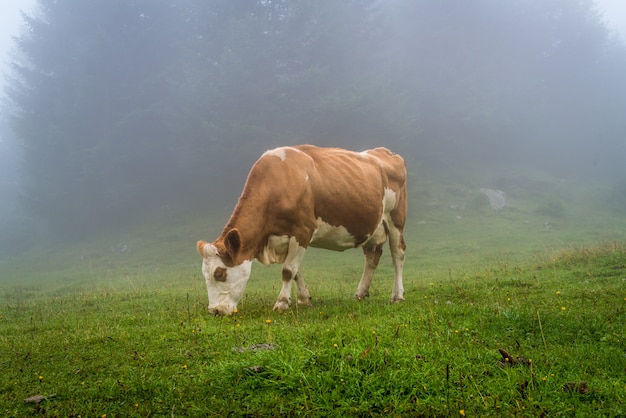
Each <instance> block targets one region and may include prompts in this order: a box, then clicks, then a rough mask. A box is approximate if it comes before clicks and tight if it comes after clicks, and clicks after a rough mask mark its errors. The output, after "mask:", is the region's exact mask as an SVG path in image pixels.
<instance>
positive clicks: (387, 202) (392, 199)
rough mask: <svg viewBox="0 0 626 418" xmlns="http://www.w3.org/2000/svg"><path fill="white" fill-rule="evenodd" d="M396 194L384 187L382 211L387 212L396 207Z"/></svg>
mask: <svg viewBox="0 0 626 418" xmlns="http://www.w3.org/2000/svg"><path fill="white" fill-rule="evenodd" d="M397 200H398V196H397V194H396V192H394V191H393V190H391V189H389V188H387V187H385V194H384V196H383V213H389V212H391V211H392V210H393V208H395V207H396V203H397Z"/></svg>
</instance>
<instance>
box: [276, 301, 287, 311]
mask: <svg viewBox="0 0 626 418" xmlns="http://www.w3.org/2000/svg"><path fill="white" fill-rule="evenodd" d="M288 309H289V302H287V301H285V300H279V301H276V303H275V304H274V310H275V311H286V310H288Z"/></svg>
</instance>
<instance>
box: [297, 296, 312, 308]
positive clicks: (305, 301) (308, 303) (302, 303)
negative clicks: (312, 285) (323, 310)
mask: <svg viewBox="0 0 626 418" xmlns="http://www.w3.org/2000/svg"><path fill="white" fill-rule="evenodd" d="M298 305H299V306H313V305H312V304H311V298H307V299H298Z"/></svg>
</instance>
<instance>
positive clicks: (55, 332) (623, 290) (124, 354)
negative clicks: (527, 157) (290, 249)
mask: <svg viewBox="0 0 626 418" xmlns="http://www.w3.org/2000/svg"><path fill="white" fill-rule="evenodd" d="M482 183H483V182H482V181H477V180H475V179H474V180H465V181H459V180H458V179H453V178H451V179H450V180H446V178H444V177H437V178H436V179H429V178H421V179H420V181H418V182H413V184H412V189H411V192H410V195H411V217H410V219H409V223H408V225H407V231H406V234H407V241H408V242H407V244H408V251H407V262H406V266H405V289H406V292H405V297H406V299H407V300H406V302H404V303H402V304H390V303H388V298H389V296H390V293H391V273H392V267H391V263H390V260H389V258H388V254H386V256H385V257H384V258H383V260H382V261H381V265H380V268H379V271H378V272H377V274H376V276H375V278H374V283H373V285H372V291H371V294H372V296H371V297H370V298H369V299H368V300H366V301H363V302H356V301H354V300H353V299H352V294H353V293H354V290H355V289H356V285H357V283H358V279H359V276H360V273H361V268H362V257H361V254H360V251H348V252H345V253H334V252H328V251H322V250H310V251H309V253H308V254H307V258H306V260H305V264H304V266H303V269H304V275H305V279H306V280H307V285H308V287H309V290H310V291H311V294H312V296H313V304H314V306H313V307H312V308H298V307H294V308H293V309H292V310H291V311H289V312H286V313H276V312H273V311H272V310H271V308H272V306H273V303H274V301H275V298H276V296H277V294H278V291H279V290H280V269H279V266H271V267H263V266H260V265H258V264H257V265H255V266H254V268H253V273H252V278H251V280H250V283H249V285H248V289H247V291H246V295H245V296H244V300H243V301H242V303H241V304H240V306H239V312H238V313H237V314H235V315H234V316H232V317H228V318H217V317H210V316H208V314H207V310H206V308H207V296H206V289H205V286H204V280H203V278H202V277H201V273H200V268H199V267H200V259H199V256H198V255H197V254H196V253H195V241H196V240H197V239H199V238H202V239H206V240H210V239H212V238H213V237H214V236H215V235H216V234H217V233H218V232H219V230H220V229H221V226H222V225H223V223H224V222H225V220H226V216H227V215H226V214H222V215H219V216H213V217H208V216H204V217H203V218H201V219H200V218H199V217H198V216H193V217H191V219H190V217H186V218H180V217H179V218H172V217H164V218H161V219H152V220H149V221H148V222H146V224H145V225H143V226H139V227H137V228H134V229H132V230H128V231H126V232H123V233H111V234H109V235H103V236H100V237H98V238H97V239H93V240H90V241H89V242H81V243H79V244H77V245H74V246H72V247H62V248H61V247H37V248H33V250H32V253H31V254H28V255H26V256H23V257H21V258H15V259H12V260H4V261H2V262H1V263H0V277H1V281H0V367H1V369H2V371H3V373H2V379H1V380H0V385H1V386H0V413H1V414H2V415H5V416H29V415H31V414H40V415H42V416H79V415H80V416H98V417H101V416H105V415H106V416H107V417H112V416H137V417H139V416H165V415H167V416H224V415H226V414H229V413H230V414H233V415H251V416H269V415H273V416H280V415H305V416H311V415H322V416H323V415H330V414H332V415H343V416H355V415H356V416H362V415H378V414H385V415H388V414H391V415H395V416H400V415H407V416H441V415H451V416H488V415H496V416H509V415H518V416H537V415H549V416H554V415H567V416H572V415H580V416H585V415H587V416H588V415H595V416H602V415H604V416H618V415H624V414H626V404H625V402H626V384H625V383H624V374H625V373H626V356H625V354H626V237H625V236H624V235H625V233H626V219H625V216H624V213H623V212H621V213H620V211H619V208H617V209H618V210H616V209H615V208H613V207H611V205H610V204H607V203H605V202H606V199H604V198H603V197H604V196H607V195H608V194H609V192H608V191H605V190H601V189H595V188H588V189H585V190H580V187H578V186H577V187H576V189H574V188H573V187H572V186H570V185H568V184H565V183H560V182H556V181H552V180H551V179H546V178H542V179H539V180H538V179H530V178H521V179H520V177H519V176H518V175H511V177H510V178H508V179H506V178H501V179H495V180H491V181H484V183H485V184H482ZM480 187H497V188H501V189H503V190H505V191H506V192H507V194H508V196H509V199H510V200H509V205H508V206H507V207H506V208H505V209H503V210H502V211H498V212H494V211H492V210H491V208H490V207H489V203H488V201H487V200H486V198H485V196H484V194H482V193H481V192H480V191H479V189H480ZM209 218H210V219H209ZM210 225H213V226H212V227H210ZM36 395H40V396H42V397H43V398H36V399H29V402H25V401H24V400H25V399H28V398H30V397H33V396H36Z"/></svg>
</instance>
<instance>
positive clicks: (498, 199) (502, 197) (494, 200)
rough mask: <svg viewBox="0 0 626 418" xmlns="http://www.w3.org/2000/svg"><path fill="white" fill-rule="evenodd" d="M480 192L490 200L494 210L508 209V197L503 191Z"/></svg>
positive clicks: (483, 190)
mask: <svg viewBox="0 0 626 418" xmlns="http://www.w3.org/2000/svg"><path fill="white" fill-rule="evenodd" d="M480 191H481V192H482V193H484V194H485V196H487V199H489V205H490V206H491V209H492V210H502V209H504V208H505V207H506V205H507V203H508V202H507V197H506V193H504V192H503V191H502V190H494V189H480Z"/></svg>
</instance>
